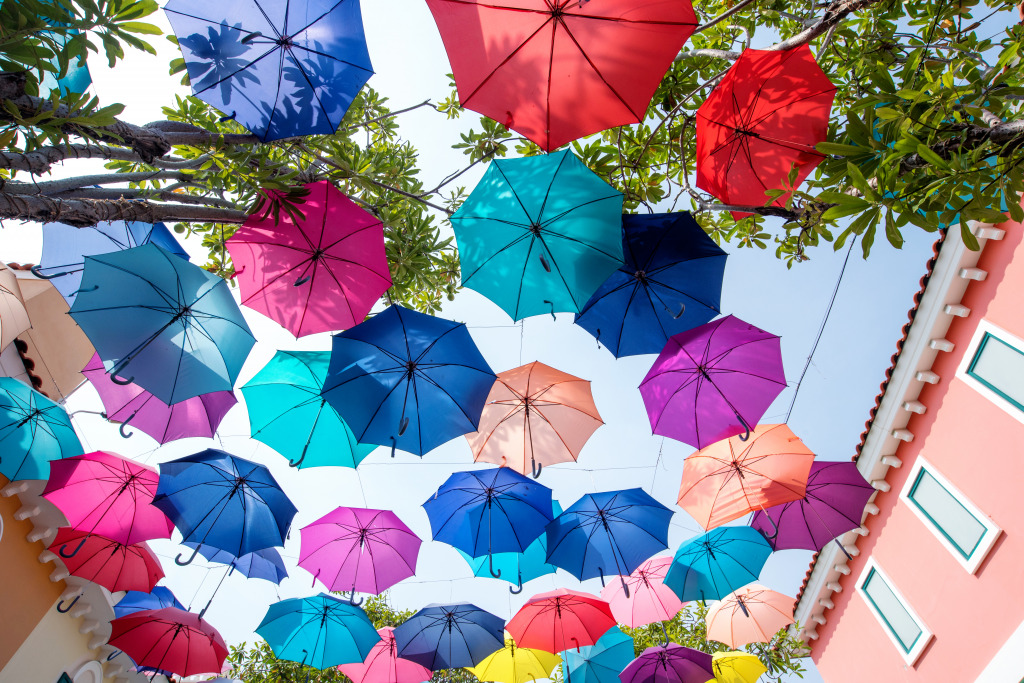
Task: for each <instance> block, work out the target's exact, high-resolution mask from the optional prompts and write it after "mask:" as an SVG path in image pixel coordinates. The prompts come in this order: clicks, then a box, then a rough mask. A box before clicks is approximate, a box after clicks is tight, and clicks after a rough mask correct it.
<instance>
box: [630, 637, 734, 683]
mask: <svg viewBox="0 0 1024 683" xmlns="http://www.w3.org/2000/svg"><path fill="white" fill-rule="evenodd" d="M714 678H715V675H714V673H712V659H711V655H709V654H707V653H706V652H701V651H700V650H694V649H693V648H690V647H683V646H682V645H677V644H675V643H667V644H665V645H655V646H653V647H649V648H647V649H646V650H644V651H643V652H641V653H640V656H639V657H637V658H636V659H634V660H633V661H632V662H630V663H629V665H628V666H626V668H625V669H623V670H622V673H621V674H619V680H620V681H621V683H709V681H713V680H714Z"/></svg>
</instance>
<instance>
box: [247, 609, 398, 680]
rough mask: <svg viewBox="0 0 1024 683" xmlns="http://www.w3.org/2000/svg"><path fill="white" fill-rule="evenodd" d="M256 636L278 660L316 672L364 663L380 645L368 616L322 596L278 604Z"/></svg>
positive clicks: (257, 628)
mask: <svg viewBox="0 0 1024 683" xmlns="http://www.w3.org/2000/svg"><path fill="white" fill-rule="evenodd" d="M256 633H258V634H260V636H262V637H263V639H264V640H266V641H267V644H268V645H270V649H272V650H273V651H274V654H275V655H276V656H277V658H278V659H287V660H290V661H293V662H299V663H301V664H304V665H306V666H311V667H313V668H316V669H326V668H327V667H329V666H337V665H338V664H350V663H352V662H361V661H363V660H365V659H366V657H367V655H369V654H370V649H371V648H373V646H374V645H375V644H377V643H378V642H380V634H378V633H377V631H376V630H375V629H374V628H373V624H372V623H370V618H369V617H368V616H366V612H364V611H363V610H361V609H359V608H358V607H356V606H354V605H350V604H349V603H348V602H346V601H344V600H338V599H337V598H332V597H331V596H329V595H324V594H323V593H320V594H319V595H314V596H313V597H310V598H289V599H288V600H281V601H280V602H275V603H274V604H272V605H271V606H270V607H269V608H268V609H267V614H266V616H264V617H263V621H262V622H261V623H260V625H259V626H257V627H256Z"/></svg>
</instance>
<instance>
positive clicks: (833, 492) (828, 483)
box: [750, 462, 875, 553]
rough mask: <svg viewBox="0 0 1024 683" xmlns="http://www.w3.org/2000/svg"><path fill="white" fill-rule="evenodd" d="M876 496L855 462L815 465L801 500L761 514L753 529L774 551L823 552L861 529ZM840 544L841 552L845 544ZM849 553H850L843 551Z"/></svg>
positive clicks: (756, 515) (754, 519) (756, 517)
mask: <svg viewBox="0 0 1024 683" xmlns="http://www.w3.org/2000/svg"><path fill="white" fill-rule="evenodd" d="M874 492H875V489H874V487H872V486H871V484H869V483H868V482H867V481H865V479H864V477H863V476H861V473H860V471H858V470H857V465H856V464H854V463H852V462H815V463H813V464H812V465H811V471H810V474H808V475H807V493H806V495H805V497H804V498H802V499H801V500H795V501H793V502H791V503H784V504H782V505H775V506H772V507H770V508H768V509H767V510H758V511H757V512H755V513H754V517H753V519H751V520H750V526H752V527H754V528H755V529H757V530H758V531H759V532H761V535H762V536H764V537H765V539H766V540H767V541H768V543H770V544H771V546H772V549H774V550H821V549H822V548H824V547H825V544H826V543H828V542H829V541H831V540H832V539H834V538H836V539H837V538H838V537H839V536H841V535H842V534H845V533H846V532H847V531H850V530H852V529H856V528H857V527H859V526H860V521H861V516H862V515H863V514H864V506H865V505H867V503H868V499H869V498H870V497H871V494H872V493H874ZM836 543H837V544H838V545H839V547H840V548H842V547H843V544H842V543H839V542H838V540H837V541H836ZM843 552H844V553H845V552H846V549H845V548H844V549H843Z"/></svg>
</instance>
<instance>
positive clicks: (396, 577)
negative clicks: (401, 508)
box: [299, 507, 422, 604]
mask: <svg viewBox="0 0 1024 683" xmlns="http://www.w3.org/2000/svg"><path fill="white" fill-rule="evenodd" d="M299 533H300V534H301V536H302V544H301V549H300V551H299V566H301V567H302V568H303V569H305V570H306V571H308V572H309V573H311V574H313V576H314V577H316V578H317V579H319V580H320V583H322V584H324V586H326V587H327V589H328V590H332V591H343V590H351V591H352V600H353V601H355V593H356V591H362V592H364V593H373V594H374V595H379V594H380V593H382V592H383V591H385V590H387V589H388V588H390V587H391V586H393V585H395V584H396V583H398V582H399V581H401V580H403V579H407V578H409V577H410V576H412V575H413V574H415V573H416V559H417V557H418V555H419V552H420V545H421V543H422V541H420V538H419V536H417V535H416V534H414V533H413V532H412V530H411V529H410V528H409V527H408V526H406V525H405V523H404V522H403V521H402V520H401V519H399V518H398V515H396V514H395V513H393V512H391V511H390V510H368V509H366V508H349V507H339V508H337V509H335V510H332V511H331V512H328V513H327V514H326V515H324V516H323V517H321V518H320V519H318V520H316V521H315V522H312V523H310V524H307V525H306V526H304V527H302V529H300V530H299ZM359 602H360V603H361V602H362V600H361V599H360V601H359ZM356 604H358V603H356Z"/></svg>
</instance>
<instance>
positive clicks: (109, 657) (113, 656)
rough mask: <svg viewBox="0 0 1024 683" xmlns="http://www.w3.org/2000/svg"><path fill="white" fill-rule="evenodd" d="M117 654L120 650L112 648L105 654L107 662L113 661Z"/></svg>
mask: <svg viewBox="0 0 1024 683" xmlns="http://www.w3.org/2000/svg"><path fill="white" fill-rule="evenodd" d="M119 654H121V651H120V650H114V651H113V652H111V653H110V654H109V655H107V661H108V662H112V661H114V658H115V657H117V656H118V655H119Z"/></svg>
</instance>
